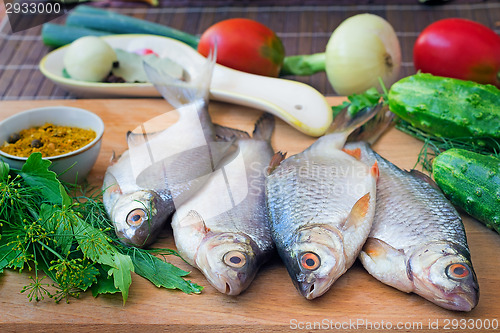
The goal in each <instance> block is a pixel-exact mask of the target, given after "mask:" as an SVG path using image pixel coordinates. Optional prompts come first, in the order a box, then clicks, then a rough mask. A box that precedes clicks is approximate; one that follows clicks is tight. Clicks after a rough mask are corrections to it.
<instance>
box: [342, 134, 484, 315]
mask: <svg viewBox="0 0 500 333" xmlns="http://www.w3.org/2000/svg"><path fill="white" fill-rule="evenodd" d="M345 149H349V150H351V151H354V150H357V151H359V152H360V156H361V161H362V162H364V163H367V164H371V163H374V162H375V161H376V162H377V164H378V166H379V173H380V176H379V180H378V184H377V202H376V213H375V217H374V220H373V226H372V230H371V231H370V234H369V236H368V239H367V241H366V243H365V245H364V246H363V249H362V251H361V253H360V255H359V259H360V261H361V263H362V264H363V266H364V267H365V269H366V270H367V271H368V272H369V273H370V274H371V275H372V276H374V277H375V278H376V279H378V280H380V281H381V282H383V283H385V284H387V285H389V286H392V287H394V288H396V289H399V290H401V291H404V292H407V293H410V292H413V293H415V294H418V295H420V296H422V297H423V298H425V299H427V300H429V301H431V302H433V303H435V304H437V305H439V306H441V307H443V308H445V309H449V310H455V311H470V310H472V309H473V308H474V307H475V306H476V305H477V303H478V301H479V285H478V282H477V277H476V274H475V272H474V268H473V265H472V261H471V255H470V250H469V247H468V244H467V237H466V233H465V229H464V226H463V223H462V219H461V217H460V215H459V213H458V212H457V211H456V209H455V208H454V207H453V205H452V204H451V203H450V202H449V201H448V199H446V198H445V196H444V194H443V193H442V192H441V190H440V189H439V187H438V186H437V185H436V183H434V181H433V180H432V179H431V178H430V177H428V176H427V175H425V174H423V173H421V172H418V171H416V170H411V171H405V170H402V169H400V168H398V167H397V166H395V165H394V164H392V163H391V162H390V161H388V160H386V159H384V158H383V157H381V156H380V155H379V154H377V153H376V152H375V151H373V150H372V149H371V147H370V145H368V144H367V143H365V142H354V143H348V144H347V145H346V146H345Z"/></svg>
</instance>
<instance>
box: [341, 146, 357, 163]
mask: <svg viewBox="0 0 500 333" xmlns="http://www.w3.org/2000/svg"><path fill="white" fill-rule="evenodd" d="M342 151H343V152H344V153H346V154H348V155H351V156H352V157H354V158H355V159H357V160H358V161H359V160H360V159H361V149H359V148H356V149H346V148H342Z"/></svg>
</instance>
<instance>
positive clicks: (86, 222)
mask: <svg viewBox="0 0 500 333" xmlns="http://www.w3.org/2000/svg"><path fill="white" fill-rule="evenodd" d="M49 166H50V162H49V161H46V160H43V159H42V158H41V154H39V153H34V154H32V155H31V156H30V157H29V158H28V160H27V161H26V163H25V164H24V166H23V167H22V169H21V170H11V169H10V168H9V166H8V165H7V164H6V163H3V162H2V161H0V273H1V272H3V269H6V268H9V269H14V270H18V271H19V272H22V271H23V270H25V269H26V270H28V271H32V272H34V276H31V277H30V280H31V282H30V283H28V284H27V285H26V286H24V288H23V289H22V290H21V292H22V293H27V297H28V299H29V301H40V300H43V299H44V297H49V298H52V299H54V300H55V301H56V302H60V301H61V300H65V301H66V302H69V300H70V299H71V298H78V297H79V295H80V294H81V293H82V292H85V291H86V290H88V289H92V293H93V295H94V296H97V295H99V294H102V293H116V292H121V294H122V297H123V301H124V302H125V301H126V299H127V297H128V290H129V287H130V285H131V283H132V278H131V273H132V272H136V273H137V274H139V275H141V276H143V277H145V278H147V279H149V280H150V281H151V282H152V283H154V284H155V285H157V286H159V287H160V286H161V287H165V288H169V289H180V290H182V291H184V292H186V293H199V292H200V291H201V290H202V287H200V286H198V285H196V284H194V283H191V282H190V281H186V280H184V278H183V277H184V276H186V275H187V274H188V272H185V271H183V270H181V269H179V268H177V267H175V266H173V265H171V264H169V263H167V262H166V261H165V260H162V259H160V258H159V257H157V256H155V254H156V255H158V254H159V253H161V254H166V255H168V254H175V255H177V253H176V252H175V251H173V250H168V249H164V250H159V249H157V250H154V251H149V250H144V249H133V248H128V247H126V246H125V245H123V244H121V243H120V242H119V241H118V239H116V236H115V235H114V232H113V228H112V223H111V221H110V220H109V218H108V217H107V214H106V211H105V209H104V205H103V204H102V191H94V193H92V194H88V193H87V191H86V189H83V188H81V187H75V186H73V187H71V188H70V187H68V186H67V184H65V185H63V184H62V183H61V182H60V181H59V180H58V179H57V176H56V174H55V173H54V172H52V171H49V169H48V167H49ZM82 189H83V190H82ZM78 190H80V191H81V192H82V193H81V194H80V195H78V196H70V195H69V194H68V193H69V192H70V191H71V192H76V191H78ZM46 277H48V278H50V279H51V280H52V281H53V283H52V284H47V283H42V281H43V280H44V279H45V278H46Z"/></svg>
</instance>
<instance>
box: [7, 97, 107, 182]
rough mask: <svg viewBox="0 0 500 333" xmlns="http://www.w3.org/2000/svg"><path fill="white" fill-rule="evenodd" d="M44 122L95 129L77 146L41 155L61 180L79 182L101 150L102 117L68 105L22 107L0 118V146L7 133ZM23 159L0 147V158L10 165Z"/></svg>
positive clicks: (17, 166) (23, 160)
mask: <svg viewBox="0 0 500 333" xmlns="http://www.w3.org/2000/svg"><path fill="white" fill-rule="evenodd" d="M45 123H52V124H54V125H60V126H72V127H80V128H85V129H91V130H93V131H94V132H95V133H96V138H95V139H94V140H92V142H90V143H89V144H87V145H86V146H84V147H82V148H80V149H77V150H75V151H72V152H70V153H67V154H63V155H58V156H51V157H44V159H46V160H49V161H51V162H52V164H51V166H50V169H51V170H52V171H54V172H55V173H57V174H60V179H61V180H63V181H66V182H69V183H75V182H76V181H78V182H81V181H82V180H83V179H84V178H85V177H86V176H87V174H88V173H89V172H90V170H91V169H92V167H93V166H94V164H95V162H96V160H97V157H98V155H99V152H100V150H101V142H102V135H103V133H104V123H103V121H102V119H101V118H99V116H97V115H96V114H94V113H92V112H90V111H87V110H84V109H80V108H74V107H68V106H49V107H43V108H36V109H31V110H26V111H23V112H20V113H16V114H15V115H13V116H10V117H9V118H6V119H4V120H3V121H1V122H0V146H1V145H3V144H4V142H5V141H7V138H8V137H9V135H11V134H13V133H18V132H19V131H21V130H23V129H27V128H30V127H34V126H42V125H44V124H45ZM27 159H28V158H27V157H19V156H14V155H10V154H7V153H5V152H3V151H1V150H0V160H1V161H3V162H6V163H8V164H9V165H10V167H11V168H15V169H21V168H22V166H23V164H24V163H25V162H26V160H27Z"/></svg>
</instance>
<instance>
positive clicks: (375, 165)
mask: <svg viewBox="0 0 500 333" xmlns="http://www.w3.org/2000/svg"><path fill="white" fill-rule="evenodd" d="M370 174H371V175H372V176H373V178H375V180H378V177H379V176H380V170H379V168H378V162H377V161H375V163H373V165H372V167H371V168H370Z"/></svg>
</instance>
